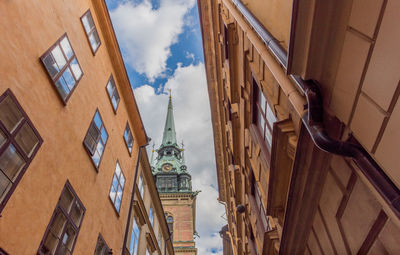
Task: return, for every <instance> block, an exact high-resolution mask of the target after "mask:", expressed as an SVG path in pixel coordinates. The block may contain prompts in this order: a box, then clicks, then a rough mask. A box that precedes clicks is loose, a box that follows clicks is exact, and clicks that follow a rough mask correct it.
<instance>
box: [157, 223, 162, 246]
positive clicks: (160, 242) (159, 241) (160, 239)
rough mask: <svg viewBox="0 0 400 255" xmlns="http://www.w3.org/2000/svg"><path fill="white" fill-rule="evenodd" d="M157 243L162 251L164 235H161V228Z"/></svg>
mask: <svg viewBox="0 0 400 255" xmlns="http://www.w3.org/2000/svg"><path fill="white" fill-rule="evenodd" d="M157 243H158V247H159V248H160V250H161V248H162V247H161V245H162V235H161V228H160V229H158V238H157Z"/></svg>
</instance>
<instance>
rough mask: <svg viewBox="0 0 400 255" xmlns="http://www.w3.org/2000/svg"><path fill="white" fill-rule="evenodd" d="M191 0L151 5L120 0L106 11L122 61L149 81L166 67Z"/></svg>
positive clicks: (159, 75)
mask: <svg viewBox="0 0 400 255" xmlns="http://www.w3.org/2000/svg"><path fill="white" fill-rule="evenodd" d="M194 4H195V1H194V0H161V1H160V6H159V8H157V9H153V6H152V4H151V2H150V1H149V0H144V1H143V2H141V3H139V4H134V3H132V2H122V3H121V4H120V5H118V7H117V8H115V9H114V10H111V12H110V14H111V17H112V21H113V24H114V27H115V30H116V33H117V35H118V40H119V43H120V44H121V47H122V51H123V54H124V59H125V62H126V63H128V64H129V65H130V66H131V67H132V68H133V69H135V70H136V71H137V72H139V73H144V74H145V75H146V76H147V77H148V78H149V80H150V81H151V82H153V81H154V79H155V78H157V77H162V76H163V73H164V72H165V71H166V69H167V64H166V62H167V59H168V57H169V56H170V55H171V50H170V47H171V45H172V44H174V43H176V42H177V40H178V36H179V34H181V33H182V32H183V28H184V26H185V21H184V19H185V14H186V13H187V12H188V11H189V10H190V9H191V8H192V7H193V6H194Z"/></svg>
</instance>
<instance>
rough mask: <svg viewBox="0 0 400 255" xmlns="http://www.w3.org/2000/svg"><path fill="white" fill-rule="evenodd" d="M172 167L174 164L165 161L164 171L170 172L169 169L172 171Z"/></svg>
mask: <svg viewBox="0 0 400 255" xmlns="http://www.w3.org/2000/svg"><path fill="white" fill-rule="evenodd" d="M171 169H172V165H171V164H168V163H165V164H164V165H162V170H163V171H164V172H169V171H171Z"/></svg>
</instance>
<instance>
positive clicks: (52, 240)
mask: <svg viewBox="0 0 400 255" xmlns="http://www.w3.org/2000/svg"><path fill="white" fill-rule="evenodd" d="M65 223H66V218H65V216H64V215H63V214H62V213H61V212H57V213H56V216H55V217H54V220H53V222H52V224H51V227H50V231H49V233H48V234H47V238H46V240H45V241H44V245H43V247H42V251H44V252H45V254H56V248H57V245H58V243H59V240H60V238H61V234H62V231H63V228H64V225H65ZM46 251H47V252H46Z"/></svg>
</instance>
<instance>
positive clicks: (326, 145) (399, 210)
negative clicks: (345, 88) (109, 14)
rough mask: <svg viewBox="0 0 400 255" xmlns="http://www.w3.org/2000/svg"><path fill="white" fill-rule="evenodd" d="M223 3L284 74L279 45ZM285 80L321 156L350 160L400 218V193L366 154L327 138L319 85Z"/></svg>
mask: <svg viewBox="0 0 400 255" xmlns="http://www.w3.org/2000/svg"><path fill="white" fill-rule="evenodd" d="M223 1H224V2H225V3H226V4H227V2H232V3H233V4H234V5H235V6H236V8H237V9H238V10H239V12H240V13H241V14H242V15H243V16H244V18H245V19H246V20H247V22H248V23H249V24H250V25H251V27H252V28H253V30H254V31H255V32H256V33H257V35H258V37H259V38H260V39H261V40H262V41H263V42H264V43H265V45H266V46H267V48H268V49H269V50H270V51H271V53H272V55H273V56H274V57H275V59H276V60H277V61H278V62H279V63H280V65H281V66H282V67H283V68H284V69H285V71H286V70H287V53H286V51H285V50H284V49H283V47H282V46H281V45H280V44H279V41H278V40H277V39H276V38H274V37H273V36H272V34H271V33H270V32H269V31H268V30H267V29H265V28H264V27H263V25H262V24H261V23H260V22H259V21H258V20H257V19H256V18H255V17H254V16H253V15H252V14H251V12H250V11H249V10H248V9H247V8H246V6H245V5H244V4H243V3H242V2H241V1H240V0H231V1H229V0H223ZM228 4H229V3H228ZM289 77H290V78H291V79H292V80H293V81H294V83H295V84H296V85H297V88H298V89H299V90H300V91H301V92H302V93H303V94H304V95H305V96H306V99H307V114H304V115H303V117H302V122H303V124H304V126H305V127H306V128H307V131H308V133H309V134H310V136H311V138H312V140H313V142H314V144H315V145H316V146H317V147H318V148H320V149H321V150H323V151H325V152H328V153H332V154H336V155H340V156H344V157H350V158H352V159H353V161H354V162H355V164H356V165H357V166H358V167H359V168H360V170H361V171H362V172H363V173H364V174H365V176H366V177H367V178H368V179H369V181H370V182H371V183H372V184H373V186H374V187H375V188H376V189H377V191H378V192H379V193H380V194H381V195H382V197H383V198H384V199H385V200H386V202H387V203H388V204H389V206H390V207H391V209H392V210H393V211H394V212H395V214H396V215H397V217H399V218H400V190H399V189H398V188H397V186H396V185H395V184H394V183H393V182H392V181H391V180H390V179H389V177H388V176H387V175H386V174H385V173H384V172H383V170H382V169H381V168H380V167H379V166H378V164H377V163H376V162H375V161H374V160H373V158H372V157H371V156H370V155H369V154H368V152H367V151H366V150H365V149H364V148H363V147H361V146H360V145H358V144H354V143H351V142H348V141H347V142H344V141H340V140H336V139H333V138H331V137H329V135H328V134H327V132H326V130H325V128H324V125H323V104H322V96H321V92H320V89H319V87H320V86H319V84H318V83H317V82H316V81H312V80H307V81H305V80H303V79H302V78H301V77H300V76H297V75H293V74H290V75H289Z"/></svg>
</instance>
